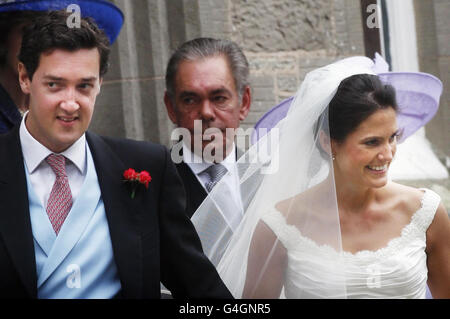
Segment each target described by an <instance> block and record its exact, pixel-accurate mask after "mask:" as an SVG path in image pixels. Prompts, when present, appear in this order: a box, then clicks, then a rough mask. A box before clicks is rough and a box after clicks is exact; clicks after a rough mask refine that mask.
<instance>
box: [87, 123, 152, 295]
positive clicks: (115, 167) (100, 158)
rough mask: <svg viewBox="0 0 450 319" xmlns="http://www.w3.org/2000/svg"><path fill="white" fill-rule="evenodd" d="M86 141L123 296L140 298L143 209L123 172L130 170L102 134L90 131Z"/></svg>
mask: <svg viewBox="0 0 450 319" xmlns="http://www.w3.org/2000/svg"><path fill="white" fill-rule="evenodd" d="M86 138H87V141H88V144H89V147H90V150H91V153H92V157H93V159H94V163H95V169H96V171H97V177H98V183H99V185H100V190H101V194H102V199H103V203H104V205H105V211H106V217H107V219H108V226H109V231H110V236H111V242H112V246H113V253H114V261H115V263H116V266H117V269H118V272H119V277H120V282H121V285H122V295H123V296H124V297H126V298H139V297H140V296H142V288H143V282H144V278H143V265H142V262H143V257H142V247H141V245H142V244H141V235H140V233H139V232H138V229H139V228H138V225H137V216H136V214H137V213H138V211H139V209H140V207H138V206H137V204H136V202H137V201H136V200H137V199H135V200H132V199H131V198H130V193H129V191H128V189H127V188H126V187H125V185H124V183H123V182H122V180H123V177H122V176H123V172H124V171H125V169H127V168H128V167H126V166H125V164H124V163H123V162H122V161H121V160H120V158H119V157H118V156H117V155H116V153H114V152H113V150H112V149H111V148H110V147H109V146H108V144H106V142H105V141H104V140H103V139H102V138H100V137H99V136H98V135H96V134H93V133H90V132H87V133H86Z"/></svg>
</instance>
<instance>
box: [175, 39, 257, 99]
mask: <svg viewBox="0 0 450 319" xmlns="http://www.w3.org/2000/svg"><path fill="white" fill-rule="evenodd" d="M215 56H223V57H225V58H226V59H227V62H228V65H229V67H230V69H231V74H232V76H233V79H234V84H235V86H236V89H237V91H238V95H239V98H241V97H242V95H243V93H244V90H245V87H246V86H248V85H249V81H248V75H249V66H248V61H247V58H246V57H245V55H244V52H242V50H241V48H240V47H239V46H238V45H237V44H236V43H234V42H233V41H229V40H222V39H213V38H197V39H193V40H190V41H187V42H185V43H184V44H182V45H181V46H180V47H179V48H178V49H177V50H176V51H175V52H174V53H173V54H172V56H171V58H170V60H169V63H168V64H167V70H166V90H167V93H168V95H169V97H170V98H171V99H172V100H174V98H175V77H176V74H177V71H178V67H179V65H180V63H181V62H183V61H198V60H202V59H205V58H209V57H215Z"/></svg>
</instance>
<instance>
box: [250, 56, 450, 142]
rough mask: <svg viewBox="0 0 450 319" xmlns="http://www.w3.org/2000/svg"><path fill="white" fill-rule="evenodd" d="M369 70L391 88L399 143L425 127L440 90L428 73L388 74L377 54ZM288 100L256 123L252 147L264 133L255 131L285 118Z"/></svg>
mask: <svg viewBox="0 0 450 319" xmlns="http://www.w3.org/2000/svg"><path fill="white" fill-rule="evenodd" d="M372 69H373V71H374V72H375V73H376V74H377V75H378V76H379V77H380V79H381V81H383V82H384V83H387V84H390V85H392V86H393V87H394V88H395V92H396V97H397V104H398V112H397V122H398V126H399V128H400V129H401V130H403V134H402V136H401V138H400V140H399V142H403V141H404V140H405V139H406V138H407V137H409V136H411V135H412V134H414V133H415V132H416V131H417V130H418V129H420V128H421V127H422V126H424V125H425V124H427V123H428V122H429V121H430V120H431V119H432V118H433V116H434V115H435V114H436V112H437V110H438V108H439V98H440V96H441V94H442V89H443V85H442V82H441V81H440V80H439V79H438V78H437V77H435V76H433V75H431V74H428V73H422V72H388V70H389V66H388V64H387V63H386V61H385V60H384V59H383V58H382V57H381V56H380V55H379V54H378V53H376V54H375V63H374V65H373V67H372ZM292 100H293V97H290V98H288V99H285V100H284V101H282V102H281V103H280V104H278V105H276V106H274V107H273V108H271V109H270V110H269V111H267V112H266V113H265V114H264V115H263V116H262V117H261V119H259V120H258V122H257V123H256V124H255V131H254V134H253V135H252V137H251V141H252V144H253V143H255V142H256V141H257V140H258V139H259V138H260V137H261V136H262V135H263V134H265V132H264V131H263V132H262V134H261V136H260V135H259V134H260V133H259V132H258V128H267V129H268V130H270V129H271V128H272V127H274V126H275V125H276V124H277V123H278V122H279V121H280V120H281V119H283V118H284V117H285V116H286V114H287V111H288V110H289V107H290V105H291V102H292Z"/></svg>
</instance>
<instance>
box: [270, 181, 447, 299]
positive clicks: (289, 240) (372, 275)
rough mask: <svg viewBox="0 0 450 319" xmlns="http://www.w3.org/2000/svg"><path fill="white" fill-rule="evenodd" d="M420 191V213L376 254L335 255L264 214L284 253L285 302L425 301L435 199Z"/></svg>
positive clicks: (273, 213)
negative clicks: (285, 255)
mask: <svg viewBox="0 0 450 319" xmlns="http://www.w3.org/2000/svg"><path fill="white" fill-rule="evenodd" d="M423 190H424V191H425V192H424V195H423V198H422V205H421V208H420V209H419V210H417V211H416V212H415V213H414V215H413V216H412V218H411V222H410V223H409V224H408V225H406V226H405V227H404V228H403V229H402V232H401V236H400V237H397V238H394V239H392V240H391V241H390V242H389V244H388V245H387V246H386V247H384V248H381V249H379V250H376V251H368V250H364V251H360V252H357V253H355V254H352V253H349V252H341V253H338V252H337V251H336V250H334V249H333V248H331V247H329V246H319V245H317V244H316V243H315V242H313V241H312V240H311V239H308V238H306V237H303V236H302V235H301V233H300V231H299V230H298V228H296V227H295V226H293V225H288V224H286V220H285V219H284V217H283V215H281V213H279V212H278V211H277V210H275V209H274V210H273V211H271V212H270V213H268V214H267V215H265V216H264V217H263V221H264V222H265V223H266V224H267V225H268V226H269V227H270V228H271V229H272V231H273V232H274V233H275V234H276V235H277V237H278V238H279V240H280V241H281V243H282V244H283V245H284V247H285V248H286V250H287V256H288V263H287V264H288V265H287V270H286V273H285V283H284V294H285V296H286V298H324V297H326V298H343V297H347V298H425V294H426V282H427V272H428V271H427V255H426V253H425V248H426V231H427V229H428V227H429V225H430V224H431V222H432V220H433V218H434V215H435V212H436V209H437V207H438V205H439V202H440V197H439V195H437V194H436V193H434V192H433V191H431V190H428V189H423ZM340 269H341V270H342V271H339V270H340ZM342 277H343V278H342ZM344 286H345V289H344V290H343V289H341V287H344ZM310 287H314V288H310Z"/></svg>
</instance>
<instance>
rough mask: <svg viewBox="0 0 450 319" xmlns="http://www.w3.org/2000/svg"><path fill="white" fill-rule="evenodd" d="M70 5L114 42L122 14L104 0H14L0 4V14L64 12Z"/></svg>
mask: <svg viewBox="0 0 450 319" xmlns="http://www.w3.org/2000/svg"><path fill="white" fill-rule="evenodd" d="M71 4H76V5H78V6H79V7H80V9H81V16H82V17H91V18H93V19H94V20H95V22H96V23H97V25H98V26H99V28H100V29H102V30H103V31H104V32H105V33H106V35H107V36H108V39H109V42H110V43H113V42H114V41H115V40H116V38H117V36H118V35H119V32H120V29H121V28H122V25H123V21H124V17H123V13H122V11H120V9H119V8H117V7H116V6H115V5H114V4H112V3H111V2H108V1H104V0H16V1H15V2H6V3H0V12H9V11H25V10H29V11H52V10H64V9H67V7H68V6H69V5H71Z"/></svg>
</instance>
